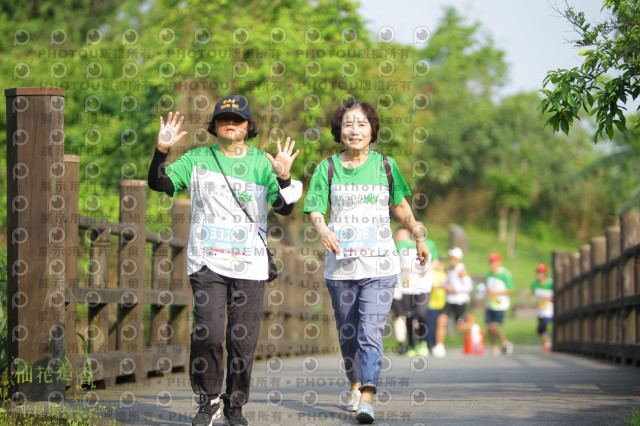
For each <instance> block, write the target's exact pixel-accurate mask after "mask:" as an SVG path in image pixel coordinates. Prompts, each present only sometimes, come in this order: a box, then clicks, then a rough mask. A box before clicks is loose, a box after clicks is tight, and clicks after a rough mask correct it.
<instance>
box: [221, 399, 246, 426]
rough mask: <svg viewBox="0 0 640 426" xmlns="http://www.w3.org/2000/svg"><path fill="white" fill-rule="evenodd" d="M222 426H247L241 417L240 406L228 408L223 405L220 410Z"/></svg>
mask: <svg viewBox="0 0 640 426" xmlns="http://www.w3.org/2000/svg"><path fill="white" fill-rule="evenodd" d="M222 412H223V414H224V424H225V425H229V426H248V425H249V421H247V419H245V417H244V416H243V415H242V406H240V405H239V406H233V407H232V406H230V405H227V404H225V405H224V409H223V410H222Z"/></svg>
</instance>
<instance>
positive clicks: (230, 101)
mask: <svg viewBox="0 0 640 426" xmlns="http://www.w3.org/2000/svg"><path fill="white" fill-rule="evenodd" d="M227 112H230V113H233V114H236V115H239V116H240V117H242V118H244V119H245V120H251V119H252V117H251V109H250V108H249V102H248V101H247V99H246V98H245V97H244V96H238V95H231V96H225V97H224V98H222V99H220V100H219V101H218V103H216V107H215V108H214V110H213V119H212V120H211V121H212V122H214V121H216V117H217V116H219V115H220V114H225V113H227Z"/></svg>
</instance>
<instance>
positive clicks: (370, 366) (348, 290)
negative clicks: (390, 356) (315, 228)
mask: <svg viewBox="0 0 640 426" xmlns="http://www.w3.org/2000/svg"><path fill="white" fill-rule="evenodd" d="M396 281H397V277H396V276H395V275H392V276H386V277H376V278H363V279H360V280H327V288H328V289H329V294H330V295H331V303H332V305H333V310H334V312H335V316H336V327H337V328H338V338H339V340H340V351H341V352H342V359H343V360H344V365H345V369H346V371H347V377H348V378H349V381H351V382H352V383H361V387H360V389H362V388H363V387H365V386H371V387H373V388H374V392H375V389H376V388H377V386H378V377H379V376H380V369H381V368H382V356H383V349H382V340H383V338H384V326H385V324H386V323H387V318H388V316H389V310H390V309H391V302H392V301H393V291H394V288H395V286H396Z"/></svg>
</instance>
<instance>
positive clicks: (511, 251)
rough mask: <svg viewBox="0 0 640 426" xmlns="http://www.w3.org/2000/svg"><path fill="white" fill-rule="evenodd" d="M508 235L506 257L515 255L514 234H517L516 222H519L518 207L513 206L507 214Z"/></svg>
mask: <svg viewBox="0 0 640 426" xmlns="http://www.w3.org/2000/svg"><path fill="white" fill-rule="evenodd" d="M509 222H510V223H509V235H508V241H507V257H508V258H509V259H515V257H516V235H517V234H518V222H520V207H514V208H513V210H511V213H510V214H509Z"/></svg>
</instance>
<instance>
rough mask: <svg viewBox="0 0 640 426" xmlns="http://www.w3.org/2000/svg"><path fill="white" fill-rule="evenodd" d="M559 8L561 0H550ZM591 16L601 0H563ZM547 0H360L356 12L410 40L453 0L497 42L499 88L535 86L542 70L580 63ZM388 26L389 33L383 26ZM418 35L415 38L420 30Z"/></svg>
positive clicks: (597, 16)
mask: <svg viewBox="0 0 640 426" xmlns="http://www.w3.org/2000/svg"><path fill="white" fill-rule="evenodd" d="M551 1H553V4H558V6H559V9H561V10H564V9H565V8H566V4H565V0H551ZM567 2H568V4H569V5H571V6H573V7H574V8H575V9H577V10H581V11H583V12H584V13H585V16H586V17H587V19H589V20H590V21H592V22H593V21H600V20H602V19H603V18H604V16H605V15H604V14H602V13H601V12H600V9H601V8H602V0H567ZM551 4H552V3H551V2H550V1H549V0H425V1H422V0H420V1H419V0H394V1H392V2H389V1H388V0H362V1H361V5H360V8H359V12H360V14H361V15H362V16H363V17H364V18H365V19H366V20H368V21H369V23H368V28H369V29H370V30H371V31H372V32H373V33H374V34H378V32H379V31H381V29H382V31H383V32H384V33H383V37H388V36H389V34H395V39H394V41H396V42H400V43H404V44H411V43H413V42H414V32H415V31H416V28H418V27H427V28H429V29H430V30H431V31H434V30H435V28H436V27H437V25H438V23H439V22H440V20H441V18H442V16H443V12H442V11H443V8H444V7H446V6H453V7H455V9H456V10H457V11H458V13H460V14H461V15H462V16H463V17H464V18H465V19H466V22H467V23H469V24H471V23H473V22H480V24H481V26H482V29H483V30H484V31H486V32H487V33H488V34H490V35H491V36H492V37H493V39H494V42H495V44H496V46H497V47H498V48H499V49H502V50H504V51H505V53H506V57H505V58H506V61H507V63H508V64H509V70H508V74H507V78H508V82H507V84H506V86H505V87H504V89H503V90H502V91H501V93H502V94H505V95H508V94H513V93H516V92H522V91H532V90H537V89H540V88H541V86H542V80H543V79H544V77H545V76H546V75H547V71H549V70H552V69H557V68H573V67H575V66H579V65H580V64H581V63H582V58H581V57H580V56H578V51H579V50H580V49H578V48H575V47H573V46H572V45H571V44H570V43H568V42H567V40H572V39H575V38H577V35H576V34H575V33H574V32H573V31H572V28H571V26H570V25H569V23H568V22H567V21H566V20H565V19H564V18H562V17H560V16H559V15H558V13H557V12H556V11H555V10H553V9H552V7H551ZM383 27H390V28H391V29H392V30H393V33H391V32H389V31H388V28H384V29H383ZM417 40H420V38H419V35H418V38H417Z"/></svg>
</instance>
